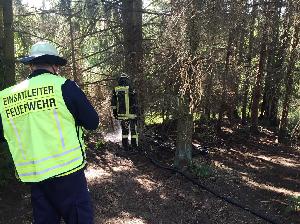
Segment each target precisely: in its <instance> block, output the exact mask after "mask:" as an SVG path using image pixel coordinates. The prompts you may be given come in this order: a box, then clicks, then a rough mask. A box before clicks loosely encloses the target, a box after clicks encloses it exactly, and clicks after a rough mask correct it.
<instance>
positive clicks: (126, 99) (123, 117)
mask: <svg viewBox="0 0 300 224" xmlns="http://www.w3.org/2000/svg"><path fill="white" fill-rule="evenodd" d="M115 92H116V95H118V93H119V92H123V94H122V95H124V99H122V100H124V102H125V113H121V112H120V111H119V107H120V105H119V104H120V102H119V99H118V97H117V106H116V109H117V113H118V119H120V120H127V119H134V118H136V115H135V114H131V113H130V109H129V107H130V104H129V86H116V87H115Z"/></svg>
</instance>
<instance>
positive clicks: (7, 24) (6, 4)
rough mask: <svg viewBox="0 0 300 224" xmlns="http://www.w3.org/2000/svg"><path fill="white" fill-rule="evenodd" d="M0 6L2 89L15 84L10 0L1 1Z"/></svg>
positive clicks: (0, 69)
mask: <svg viewBox="0 0 300 224" xmlns="http://www.w3.org/2000/svg"><path fill="white" fill-rule="evenodd" d="M0 4H1V5H0V33H1V34H0V59H1V60H0V66H1V68H0V72H1V74H0V75H1V76H2V82H1V87H0V88H1V89H4V88H6V87H8V86H12V85H14V84H15V55H14V33H13V8H12V0H5V1H3V0H2V2H0ZM1 6H2V7H1ZM2 31H3V32H2Z"/></svg>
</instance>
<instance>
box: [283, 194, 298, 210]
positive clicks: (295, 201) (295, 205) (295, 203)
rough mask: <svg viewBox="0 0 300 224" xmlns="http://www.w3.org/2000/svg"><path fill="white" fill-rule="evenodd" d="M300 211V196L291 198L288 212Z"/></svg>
mask: <svg viewBox="0 0 300 224" xmlns="http://www.w3.org/2000/svg"><path fill="white" fill-rule="evenodd" d="M299 211H300V196H294V197H290V199H289V205H288V207H287V208H286V212H299Z"/></svg>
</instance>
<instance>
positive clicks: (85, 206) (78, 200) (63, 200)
mask: <svg viewBox="0 0 300 224" xmlns="http://www.w3.org/2000/svg"><path fill="white" fill-rule="evenodd" d="M31 203H32V207H33V220H34V221H33V223H34V224H59V223H60V220H61V219H63V220H64V221H65V223H66V224H92V223H94V222H93V209H92V204H91V199H90V196H89V192H88V188H87V182H86V179H85V175H84V171H83V169H82V170H79V171H77V172H75V173H72V174H69V175H67V176H63V177H57V178H51V179H47V180H44V181H42V182H39V183H33V184H32V185H31Z"/></svg>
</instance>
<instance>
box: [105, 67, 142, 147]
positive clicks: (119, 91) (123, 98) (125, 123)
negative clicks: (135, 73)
mask: <svg viewBox="0 0 300 224" xmlns="http://www.w3.org/2000/svg"><path fill="white" fill-rule="evenodd" d="M111 106H112V110H113V115H114V117H115V118H116V119H117V120H120V121H121V128H122V146H123V148H124V149H125V150H127V149H129V142H128V137H129V127H130V132H131V146H132V147H133V148H137V147H138V130H137V114H138V105H137V97H136V92H135V90H134V89H133V88H132V86H131V84H130V82H129V76H128V75H127V74H125V73H122V74H121V75H120V77H119V79H118V86H116V87H115V88H114V90H113V94H112V100H111Z"/></svg>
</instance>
